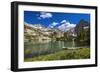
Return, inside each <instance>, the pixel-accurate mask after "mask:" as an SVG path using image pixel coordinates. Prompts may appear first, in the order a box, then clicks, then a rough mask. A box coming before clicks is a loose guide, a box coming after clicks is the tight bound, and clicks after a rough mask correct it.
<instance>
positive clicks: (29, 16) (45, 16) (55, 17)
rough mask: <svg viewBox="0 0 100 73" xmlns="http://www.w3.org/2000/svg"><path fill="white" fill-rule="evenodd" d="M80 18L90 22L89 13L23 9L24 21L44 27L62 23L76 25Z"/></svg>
mask: <svg viewBox="0 0 100 73" xmlns="http://www.w3.org/2000/svg"><path fill="white" fill-rule="evenodd" d="M82 19H83V20H85V21H88V22H90V14H82V13H81V14H79V13H61V12H60V13H58V12H37V11H24V22H27V23H29V24H33V25H34V24H42V25H43V26H45V27H49V26H50V27H51V26H55V27H57V26H60V25H61V24H62V23H68V24H69V25H70V24H72V25H77V24H78V23H79V21H80V20H82Z"/></svg>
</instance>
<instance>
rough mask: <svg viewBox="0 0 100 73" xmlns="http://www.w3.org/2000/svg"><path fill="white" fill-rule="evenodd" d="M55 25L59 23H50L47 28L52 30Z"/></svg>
mask: <svg viewBox="0 0 100 73" xmlns="http://www.w3.org/2000/svg"><path fill="white" fill-rule="evenodd" d="M57 24H59V23H57V22H53V23H51V24H50V25H49V27H50V28H53V27H54V26H56V25H57Z"/></svg>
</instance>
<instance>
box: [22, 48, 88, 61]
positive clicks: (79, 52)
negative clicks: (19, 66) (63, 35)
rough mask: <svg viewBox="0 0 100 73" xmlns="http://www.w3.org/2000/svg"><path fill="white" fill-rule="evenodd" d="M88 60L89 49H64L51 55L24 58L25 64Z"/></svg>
mask: <svg viewBox="0 0 100 73" xmlns="http://www.w3.org/2000/svg"><path fill="white" fill-rule="evenodd" d="M88 58H90V48H78V49H66V50H62V51H58V52H55V53H52V54H47V55H40V56H37V57H33V58H25V59H24V61H25V62H32V61H53V60H71V59H88Z"/></svg>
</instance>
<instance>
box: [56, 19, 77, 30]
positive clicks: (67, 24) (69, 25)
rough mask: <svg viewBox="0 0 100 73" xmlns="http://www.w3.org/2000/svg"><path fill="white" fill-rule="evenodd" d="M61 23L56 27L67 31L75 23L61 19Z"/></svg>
mask: <svg viewBox="0 0 100 73" xmlns="http://www.w3.org/2000/svg"><path fill="white" fill-rule="evenodd" d="M61 23H62V24H61V25H60V26H59V27H58V28H59V29H60V30H62V31H68V30H70V29H71V28H74V27H75V26H76V24H71V23H70V22H68V21H66V20H63V21H61Z"/></svg>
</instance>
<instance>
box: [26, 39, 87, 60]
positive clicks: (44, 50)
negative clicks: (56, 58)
mask: <svg viewBox="0 0 100 73" xmlns="http://www.w3.org/2000/svg"><path fill="white" fill-rule="evenodd" d="M80 47H87V46H76V43H75V42H74V40H72V41H70V42H68V41H50V40H49V41H48V40H44V41H42V42H39V41H32V42H25V43H24V51H25V52H24V57H25V58H31V57H34V56H39V55H45V54H50V53H54V52H57V51H60V50H64V48H68V49H76V48H80Z"/></svg>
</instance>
